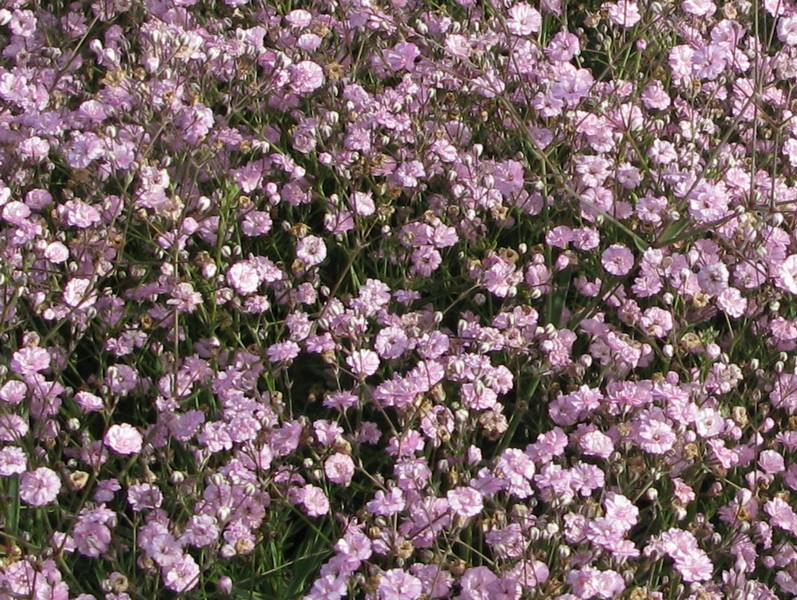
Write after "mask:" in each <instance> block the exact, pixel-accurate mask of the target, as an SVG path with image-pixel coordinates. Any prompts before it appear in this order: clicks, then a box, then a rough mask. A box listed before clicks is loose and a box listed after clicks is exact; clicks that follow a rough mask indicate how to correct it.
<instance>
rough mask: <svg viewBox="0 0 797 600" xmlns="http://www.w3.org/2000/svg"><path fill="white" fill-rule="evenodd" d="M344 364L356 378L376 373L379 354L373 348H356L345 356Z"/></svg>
mask: <svg viewBox="0 0 797 600" xmlns="http://www.w3.org/2000/svg"><path fill="white" fill-rule="evenodd" d="M346 364H347V365H349V366H350V367H351V370H352V373H354V375H355V376H356V377H358V378H361V379H362V378H365V377H368V376H369V375H373V374H374V373H376V370H377V369H378V368H379V355H378V354H377V353H376V352H374V351H373V350H356V351H354V352H352V353H351V356H349V357H347V358H346Z"/></svg>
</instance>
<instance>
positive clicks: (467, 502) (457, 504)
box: [446, 487, 484, 519]
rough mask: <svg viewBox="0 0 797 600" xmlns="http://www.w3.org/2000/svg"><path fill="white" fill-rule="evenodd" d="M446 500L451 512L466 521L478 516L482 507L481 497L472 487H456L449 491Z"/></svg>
mask: <svg viewBox="0 0 797 600" xmlns="http://www.w3.org/2000/svg"><path fill="white" fill-rule="evenodd" d="M446 498H447V499H448V505H449V506H450V507H451V510H453V511H454V512H455V513H457V514H458V515H459V516H460V517H464V518H466V519H467V518H469V517H475V516H478V515H479V514H480V513H481V511H482V508H483V507H484V504H483V503H482V495H481V494H480V493H479V492H477V491H476V490H474V489H473V488H472V487H458V488H456V489H453V490H449V492H448V493H447V494H446Z"/></svg>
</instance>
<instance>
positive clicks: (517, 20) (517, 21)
mask: <svg viewBox="0 0 797 600" xmlns="http://www.w3.org/2000/svg"><path fill="white" fill-rule="evenodd" d="M541 26H542V15H540V13H539V11H537V10H536V9H535V8H533V7H532V6H531V5H529V4H526V3H525V2H519V3H517V4H515V6H513V7H512V8H510V9H509V19H507V21H506V27H507V29H509V31H510V33H512V34H513V35H518V36H523V35H530V34H532V33H537V32H538V31H539V30H540V27H541Z"/></svg>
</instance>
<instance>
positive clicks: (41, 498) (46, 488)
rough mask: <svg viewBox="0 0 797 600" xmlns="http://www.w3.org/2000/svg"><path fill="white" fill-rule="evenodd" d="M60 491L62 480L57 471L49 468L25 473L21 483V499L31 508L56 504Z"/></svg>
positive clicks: (40, 468)
mask: <svg viewBox="0 0 797 600" xmlns="http://www.w3.org/2000/svg"><path fill="white" fill-rule="evenodd" d="M60 491H61V479H60V478H59V477H58V474H57V473H56V472H55V471H53V470H52V469H48V468H47V467H39V468H38V469H36V470H34V471H28V472H26V473H23V474H22V478H21V480H20V483H19V497H20V499H21V500H22V501H23V502H24V503H25V504H30V505H31V506H44V505H46V504H50V503H52V502H55V498H56V497H57V496H58V492H60Z"/></svg>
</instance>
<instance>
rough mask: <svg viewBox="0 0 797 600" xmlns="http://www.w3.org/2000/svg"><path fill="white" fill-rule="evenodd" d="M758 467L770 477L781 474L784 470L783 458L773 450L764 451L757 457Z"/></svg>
mask: <svg viewBox="0 0 797 600" xmlns="http://www.w3.org/2000/svg"><path fill="white" fill-rule="evenodd" d="M758 466H759V467H761V469H762V470H763V471H764V472H765V473H768V474H770V475H774V474H775V473H781V472H783V471H785V470H786V464H785V462H784V460H783V457H782V456H781V455H780V454H778V453H777V452H775V451H774V450H764V451H763V452H762V453H761V455H760V456H759V457H758Z"/></svg>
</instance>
